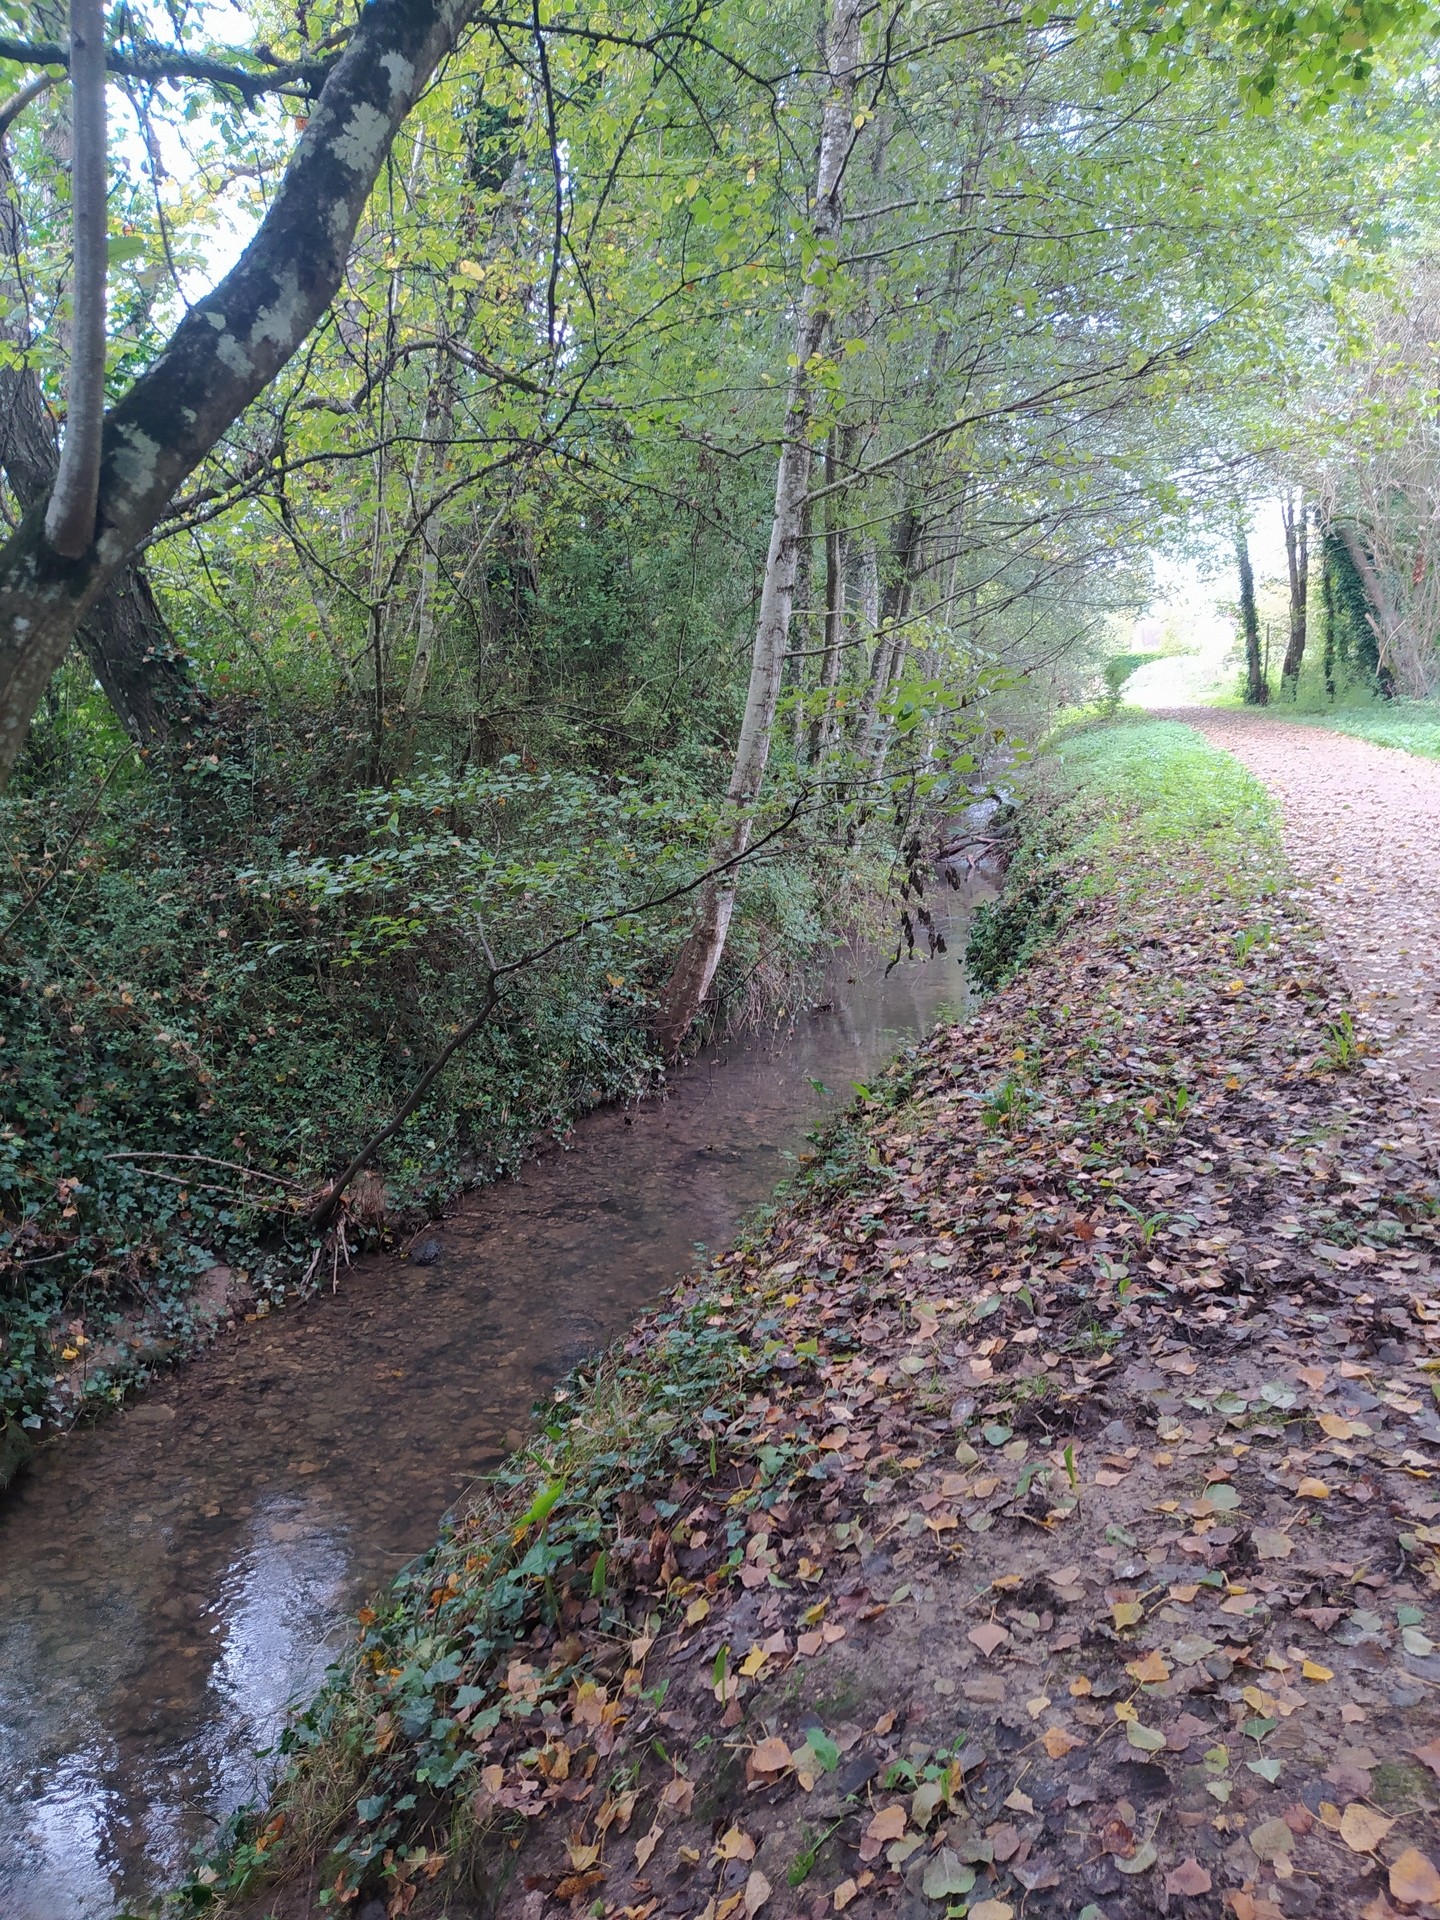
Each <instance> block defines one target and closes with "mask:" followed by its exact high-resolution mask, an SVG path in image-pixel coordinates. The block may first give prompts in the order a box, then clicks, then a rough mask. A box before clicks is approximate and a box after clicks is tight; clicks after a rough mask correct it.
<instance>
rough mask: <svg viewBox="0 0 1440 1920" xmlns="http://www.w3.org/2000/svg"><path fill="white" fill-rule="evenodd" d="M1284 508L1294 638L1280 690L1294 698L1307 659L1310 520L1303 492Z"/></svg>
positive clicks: (1287, 652)
mask: <svg viewBox="0 0 1440 1920" xmlns="http://www.w3.org/2000/svg"><path fill="white" fill-rule="evenodd" d="M1280 511H1281V514H1282V517H1283V519H1284V522H1285V565H1286V568H1287V570H1288V572H1289V575H1290V637H1289V640H1288V641H1287V642H1286V646H1285V660H1284V663H1283V665H1282V666H1281V668H1280V689H1281V692H1282V693H1288V694H1289V696H1290V698H1291V699H1292V700H1293V699H1294V698H1295V694H1296V690H1297V688H1298V686H1299V681H1300V666H1301V662H1302V661H1303V660H1304V658H1305V640H1306V630H1307V626H1308V614H1309V599H1310V530H1309V529H1310V522H1309V512H1308V509H1307V508H1306V505H1305V497H1304V495H1303V494H1299V495H1287V496H1286V498H1285V500H1284V501H1283V502H1282V503H1281V508H1280Z"/></svg>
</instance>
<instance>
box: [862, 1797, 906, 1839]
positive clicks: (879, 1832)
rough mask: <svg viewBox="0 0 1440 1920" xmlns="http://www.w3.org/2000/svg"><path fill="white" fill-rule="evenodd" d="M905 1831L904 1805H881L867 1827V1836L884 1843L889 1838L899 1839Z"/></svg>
mask: <svg viewBox="0 0 1440 1920" xmlns="http://www.w3.org/2000/svg"><path fill="white" fill-rule="evenodd" d="M904 1831H905V1809H904V1807H900V1806H895V1807H881V1809H880V1811H879V1812H878V1813H877V1814H875V1815H874V1816H873V1818H872V1819H871V1821H870V1824H869V1826H868V1827H867V1828H866V1829H865V1838H866V1839H867V1840H874V1841H876V1842H877V1843H879V1844H880V1845H882V1846H883V1845H884V1843H885V1842H886V1841H887V1840H898V1839H899V1838H900V1836H901V1834H902V1833H904Z"/></svg>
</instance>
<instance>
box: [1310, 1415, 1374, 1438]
mask: <svg viewBox="0 0 1440 1920" xmlns="http://www.w3.org/2000/svg"><path fill="white" fill-rule="evenodd" d="M1315 1424H1316V1426H1317V1427H1319V1428H1320V1430H1321V1432H1322V1433H1328V1434H1329V1436H1330V1438H1331V1439H1332V1440H1358V1439H1362V1438H1363V1437H1364V1436H1365V1435H1366V1434H1368V1433H1369V1431H1370V1429H1369V1427H1367V1426H1366V1425H1365V1423H1364V1421H1363V1420H1342V1419H1341V1417H1340V1415H1339V1414H1338V1413H1322V1414H1319V1415H1317V1416H1316V1421H1315Z"/></svg>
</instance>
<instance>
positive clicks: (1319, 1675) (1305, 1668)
mask: <svg viewBox="0 0 1440 1920" xmlns="http://www.w3.org/2000/svg"><path fill="white" fill-rule="evenodd" d="M1300 1672H1301V1674H1302V1675H1303V1676H1304V1678H1305V1679H1307V1680H1333V1679H1334V1678H1335V1675H1334V1674H1333V1673H1332V1672H1331V1670H1330V1668H1329V1667H1322V1666H1321V1665H1320V1662H1319V1661H1318V1660H1304V1661H1302V1662H1301V1664H1300Z"/></svg>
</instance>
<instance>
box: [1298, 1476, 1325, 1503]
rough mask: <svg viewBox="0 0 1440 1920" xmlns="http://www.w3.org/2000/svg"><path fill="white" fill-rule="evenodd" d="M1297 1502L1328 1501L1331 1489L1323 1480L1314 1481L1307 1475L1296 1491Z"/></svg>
mask: <svg viewBox="0 0 1440 1920" xmlns="http://www.w3.org/2000/svg"><path fill="white" fill-rule="evenodd" d="M1295 1498H1296V1499H1297V1500H1328V1499H1329V1498H1330V1489H1329V1487H1327V1486H1326V1484H1325V1482H1324V1481H1323V1480H1312V1479H1311V1478H1310V1476H1309V1475H1308V1474H1307V1475H1306V1477H1305V1478H1304V1479H1303V1480H1302V1481H1301V1482H1300V1484H1299V1486H1298V1487H1297V1488H1296V1489H1295Z"/></svg>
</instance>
